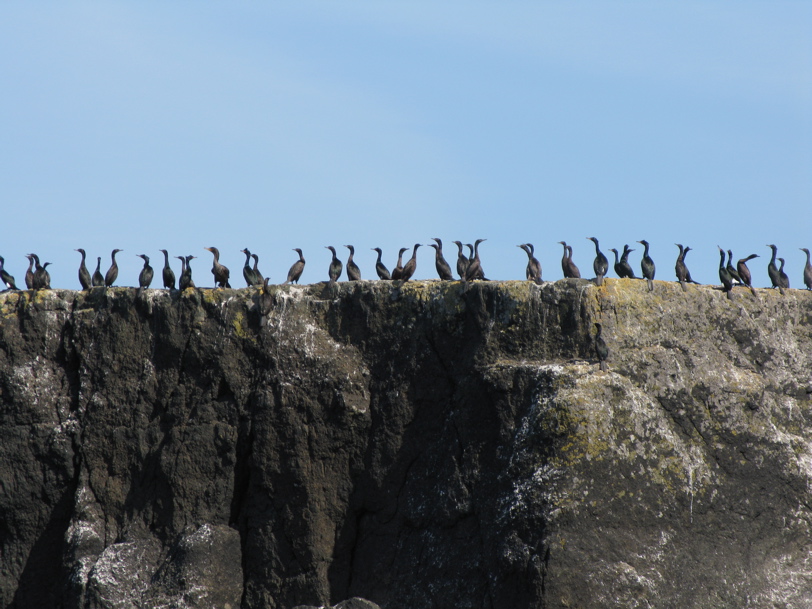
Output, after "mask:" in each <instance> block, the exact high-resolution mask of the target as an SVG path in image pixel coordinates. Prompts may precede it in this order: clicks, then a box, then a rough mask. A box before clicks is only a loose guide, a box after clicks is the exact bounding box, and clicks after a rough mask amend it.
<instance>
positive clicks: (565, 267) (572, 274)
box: [559, 241, 581, 279]
mask: <svg viewBox="0 0 812 609" xmlns="http://www.w3.org/2000/svg"><path fill="white" fill-rule="evenodd" d="M559 243H560V244H561V245H563V246H564V257H563V258H561V270H562V271H564V278H565V279H580V278H581V271H579V270H578V267H577V266H576V265H575V263H574V262H573V261H572V247H571V246H569V245H567V243H566V241H559Z"/></svg>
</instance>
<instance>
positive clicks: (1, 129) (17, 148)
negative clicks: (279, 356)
mask: <svg viewBox="0 0 812 609" xmlns="http://www.w3.org/2000/svg"><path fill="white" fill-rule="evenodd" d="M810 32H812V3H808V2H735V3H733V2H658V3H643V2H568V3H564V2H500V3H495V2H491V3H485V2H471V1H466V2H419V1H410V2H353V1H344V2H338V3H337V2H310V1H297V2H295V3H294V2H289V3H256V2H240V1H237V2H228V3H200V2H138V3H136V2H110V3H102V2H67V3H56V2H54V3H50V2H37V3H22V2H6V3H2V4H0V82H2V83H3V94H2V95H0V116H2V120H0V143H1V145H0V201H2V213H3V216H2V218H3V226H4V228H5V230H4V231H3V240H2V243H1V244H0V255H3V256H4V257H5V259H6V267H7V269H8V270H9V271H11V273H12V274H13V275H15V276H16V277H17V278H18V280H19V283H22V277H23V274H24V270H25V266H26V261H25V258H24V254H26V253H28V252H30V251H34V252H36V253H38V254H39V255H40V256H41V258H42V259H43V261H45V260H48V261H51V262H52V263H53V265H52V266H51V267H50V270H51V271H52V273H51V274H52V285H54V287H66V288H69V287H78V280H77V278H76V269H77V267H78V262H79V255H78V254H77V253H76V252H74V251H73V249H74V248H77V247H83V248H85V249H86V250H87V251H88V254H89V256H91V257H92V258H93V259H94V260H95V257H96V256H101V257H102V271H103V272H104V271H105V270H106V268H107V267H108V266H109V263H110V260H109V256H110V250H112V249H113V248H121V249H123V250H124V251H123V252H122V253H120V254H119V257H118V260H119V266H120V267H121V273H120V275H119V277H120V278H119V281H118V284H119V285H135V284H137V276H138V270H139V269H140V267H141V264H142V262H141V260H140V259H139V258H136V256H135V255H136V254H142V253H146V254H148V255H149V256H150V257H151V258H152V260H153V266H156V267H157V266H160V264H161V260H160V258H161V254H160V253H159V252H158V249H160V248H166V249H168V250H169V251H170V254H171V255H181V254H194V255H196V256H198V257H199V260H195V261H194V262H193V268H194V272H195V278H196V281H197V283H198V285H211V274H210V272H209V269H210V268H211V255H210V254H209V253H208V252H206V251H205V250H204V249H203V248H204V247H206V246H211V245H214V246H216V247H218V248H219V249H220V250H221V253H222V261H223V262H224V263H225V264H226V265H227V266H229V267H230V268H231V271H232V276H233V277H235V279H236V280H235V281H234V282H233V284H234V285H235V286H239V285H242V284H243V282H242V279H241V272H240V269H241V267H242V262H243V256H242V254H240V252H239V250H240V249H242V248H244V247H248V248H249V249H250V250H252V251H254V252H256V253H257V254H258V255H259V256H260V269H261V270H262V271H263V272H264V274H265V275H270V277H271V281H272V282H274V283H276V282H281V281H283V280H284V277H285V275H286V273H287V269H288V267H289V266H290V264H291V263H292V262H293V261H294V260H295V258H296V254H295V253H294V252H292V251H291V248H294V247H301V248H302V249H303V250H304V253H305V257H306V258H307V267H306V269H305V272H304V275H303V277H302V281H303V282H306V283H311V282H316V281H322V280H325V279H326V278H327V267H328V264H329V261H330V254H329V252H328V251H327V250H326V249H324V246H326V245H335V246H337V247H338V249H339V250H343V252H341V253H340V255H341V256H342V258H343V259H345V260H346V253H347V250H346V249H345V248H342V247H340V246H341V245H343V244H354V245H355V247H356V251H357V253H356V259H357V261H358V262H359V263H360V265H361V269H362V272H363V274H364V277H365V278H372V277H373V276H374V268H373V264H374V257H375V254H374V252H372V251H370V249H369V248H372V247H375V246H380V247H382V248H383V249H384V261H385V262H386V263H387V265H388V266H389V267H390V268H391V267H392V266H394V261H395V258H396V255H397V249H398V248H400V247H411V246H412V245H413V244H414V243H427V242H429V239H430V238H431V237H440V238H442V239H443V241H444V243H446V254H447V255H446V257H447V258H448V259H449V261H453V258H454V246H453V245H452V244H451V241H452V240H454V239H460V240H462V241H464V242H473V241H474V240H475V239H477V238H487V239H488V240H487V241H486V242H485V243H484V244H483V245H482V248H481V254H482V261H483V267H484V268H485V270H486V272H487V274H488V276H489V277H490V278H493V279H518V278H523V276H524V265H525V262H526V257H525V254H524V253H523V252H522V251H521V250H520V249H518V248H517V247H516V244H518V243H523V242H528V241H529V242H532V243H534V244H535V246H536V255H537V257H538V258H539V259H540V260H541V263H542V267H543V277H544V278H545V279H550V280H554V279H557V278H560V277H561V268H560V258H561V246H560V245H558V243H557V242H558V241H561V240H566V241H567V242H569V243H571V244H572V245H573V246H574V247H575V261H576V263H577V264H578V265H579V266H580V267H581V270H582V274H583V275H584V276H591V272H589V271H590V269H591V265H592V259H593V257H594V248H593V246H592V244H591V243H590V242H589V241H587V240H586V237H591V236H595V237H597V238H598V239H599V240H600V243H601V247H602V249H603V250H604V252H606V251H607V250H608V248H610V247H617V248H622V246H623V244H624V243H630V244H633V243H634V242H635V241H637V240H639V239H647V240H648V241H650V242H651V244H652V256H653V257H654V259H655V261H656V263H657V266H658V271H657V278H658V279H667V280H673V279H674V271H673V268H674V260H675V257H676V253H677V248H676V247H675V246H674V243H675V242H679V243H683V244H687V245H690V246H691V247H692V248H693V249H694V250H695V251H694V252H692V253H691V254H690V255H689V258H688V266H689V268H690V269H691V272H692V274H693V276H694V278H695V279H697V280H698V281H701V282H703V283H718V281H719V280H718V275H717V272H716V267H717V264H718V254H717V249H716V246H717V244H718V245H721V246H723V247H724V248H725V249H728V248H732V249H733V253H734V258H740V257H744V256H746V255H747V254H750V253H757V254H760V255H761V256H762V257H763V258H761V259H758V260H755V261H753V262H752V263H751V268H752V269H753V275H754V283H755V284H756V285H766V284H768V283H769V280H768V278H767V274H766V262H767V261H766V259H765V258H766V257H768V255H769V249H768V248H767V247H766V246H765V244H767V243H776V244H777V245H778V247H779V255H783V256H784V257H785V258H786V259H787V269H788V272H789V274H790V279H791V281H792V285H793V286H794V287H797V286H800V285H801V269H802V265H803V254H802V253H801V252H800V251H798V248H799V247H809V248H812V36H810ZM639 254H640V249H639V248H638V251H637V252H635V253H634V254H632V263H633V266H634V267H635V269H636V270H637V271H638V273H639ZM174 262H175V263H177V262H178V261H177V260H175V261H174ZM175 269H176V272H177V271H178V270H179V267H178V265H176V266H175ZM91 271H92V268H91ZM435 276H436V273H435V271H434V259H433V251H432V250H430V249H429V248H427V247H426V248H421V249H420V250H419V252H418V268H417V273H416V275H415V277H416V278H432V277H435Z"/></svg>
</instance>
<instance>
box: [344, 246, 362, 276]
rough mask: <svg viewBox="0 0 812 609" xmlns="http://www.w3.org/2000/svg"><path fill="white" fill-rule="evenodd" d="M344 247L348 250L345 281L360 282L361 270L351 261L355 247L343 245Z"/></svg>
mask: <svg viewBox="0 0 812 609" xmlns="http://www.w3.org/2000/svg"><path fill="white" fill-rule="evenodd" d="M344 247H346V248H347V249H348V250H350V257H349V258H347V279H349V280H350V281H360V280H361V269H360V268H359V267H358V265H357V264H355V261H354V260H353V257H354V256H355V247H354V246H352V245H345V246H344Z"/></svg>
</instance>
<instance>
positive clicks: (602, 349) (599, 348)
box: [595, 323, 609, 372]
mask: <svg viewBox="0 0 812 609" xmlns="http://www.w3.org/2000/svg"><path fill="white" fill-rule="evenodd" d="M595 327H596V328H597V329H598V332H597V334H595V354H596V355H597V356H598V362H599V363H600V369H601V370H602V371H603V372H606V371H607V370H608V369H609V368H608V366H607V365H606V360H607V359H608V358H609V347H607V346H606V341H605V340H603V336H602V335H601V333H602V330H603V328H602V327H601V325H600V324H599V323H596V324H595Z"/></svg>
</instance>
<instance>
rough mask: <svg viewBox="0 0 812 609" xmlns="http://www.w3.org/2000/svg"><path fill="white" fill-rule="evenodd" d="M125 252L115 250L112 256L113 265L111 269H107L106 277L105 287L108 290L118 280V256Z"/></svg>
mask: <svg viewBox="0 0 812 609" xmlns="http://www.w3.org/2000/svg"><path fill="white" fill-rule="evenodd" d="M123 251H124V250H113V252H112V253H111V254H110V258H111V259H112V261H113V263H112V264H111V265H110V268H109V269H107V273H106V274H105V275H104V287H106V288H109V287H110V286H112V285H113V284H114V283H115V282H116V279H117V278H118V263H117V262H116V254H117V253H118V252H123Z"/></svg>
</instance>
